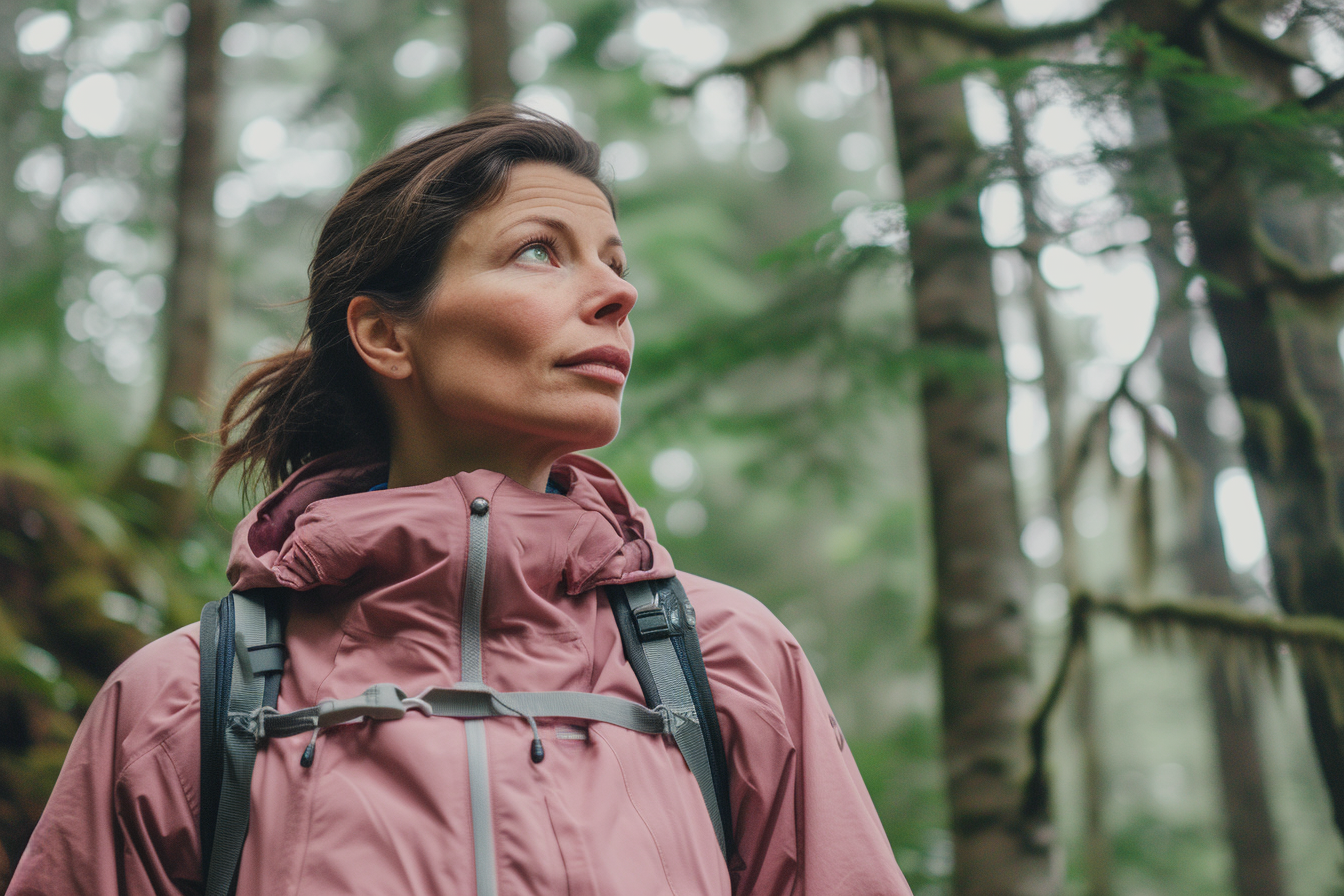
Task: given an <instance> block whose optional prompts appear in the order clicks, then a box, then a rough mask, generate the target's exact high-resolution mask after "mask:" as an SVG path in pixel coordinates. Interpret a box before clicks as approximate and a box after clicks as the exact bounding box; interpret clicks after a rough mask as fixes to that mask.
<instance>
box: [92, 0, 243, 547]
mask: <svg viewBox="0 0 1344 896" xmlns="http://www.w3.org/2000/svg"><path fill="white" fill-rule="evenodd" d="M223 5H224V3H223V0H191V3H190V9H191V19H190V22H189V23H188V25H187V30H186V33H185V34H184V35H183V39H182V47H183V53H184V56H185V71H184V73H183V81H182V143H181V149H180V151H179V162H178V170H177V188H176V199H177V218H176V221H175V222H174V229H173V236H174V239H175V241H176V248H175V253H174V256H173V266H172V270H171V271H170V272H169V275H168V297H167V301H166V302H165V304H164V317H163V331H164V341H165V343H166V346H167V359H166V363H165V365H164V371H163V385H162V387H161V390H160V393H159V401H158V405H157V406H156V408H155V411H154V417H153V420H152V421H151V422H150V425H149V429H148V431H147V432H146V434H145V436H144V439H143V441H142V442H141V443H140V445H139V447H137V448H136V450H135V451H134V452H133V453H132V454H131V456H130V458H129V459H128V460H127V463H126V466H125V467H124V468H123V470H122V473H121V475H120V477H119V479H118V481H117V483H116V484H115V486H114V488H113V493H114V495H115V496H116V497H117V498H118V499H119V500H121V501H122V502H123V503H124V504H125V505H126V506H127V510H128V511H130V513H131V515H132V517H133V518H135V519H136V520H137V521H138V522H139V523H140V525H141V526H142V527H143V528H145V529H146V530H147V531H149V532H151V533H155V534H159V535H164V536H166V537H168V538H178V537H181V536H182V535H183V534H184V533H185V531H186V529H187V528H188V527H189V526H190V524H191V522H192V519H193V516H194V509H195V493H194V490H193V489H192V488H191V479H192V477H191V466H190V462H191V458H192V455H193V454H194V448H195V444H196V443H195V440H194V439H193V438H192V436H193V435H195V434H196V433H197V432H199V431H200V429H201V422H202V421H201V416H200V413H199V407H200V402H201V400H202V399H203V398H204V397H205V392H206V388H207V386H208V384H209V375H210V364H211V361H212V360H213V358H214V348H215V333H216V329H217V324H218V318H219V315H220V310H221V309H220V307H219V306H220V303H221V301H222V295H221V293H222V292H223V290H222V289H221V288H220V284H219V282H218V274H217V271H216V265H215V236H216V231H215V207H214V195H215V179H216V170H217V169H216V164H215V156H216V131H217V129H218V121H219V112H220V91H219V70H220V51H219V39H220V34H221V32H222V21H223V19H224V16H223V14H222V7H223Z"/></svg>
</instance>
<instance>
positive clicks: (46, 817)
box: [6, 627, 200, 896]
mask: <svg viewBox="0 0 1344 896" xmlns="http://www.w3.org/2000/svg"><path fill="white" fill-rule="evenodd" d="M199 655H200V654H199V648H198V647H197V646H196V641H195V633H194V627H192V629H191V630H190V631H189V630H187V629H184V630H180V631H178V632H174V633H173V634H170V635H167V636H165V637H164V638H161V639H160V640H158V641H156V642H154V643H153V644H150V645H149V646H147V647H145V648H144V649H143V650H141V651H140V652H139V653H137V654H136V655H135V656H133V657H131V658H130V659H129V660H127V661H126V662H125V663H124V664H123V665H122V666H121V667H120V668H119V669H117V671H116V672H114V673H113V674H112V677H111V678H109V679H108V680H107V682H106V683H105V684H104V685H103V687H102V689H101V690H100V691H99V692H98V695H97V697H95V698H94V701H93V704H92V705H91V706H90V707H89V711H88V713H87V714H86V715H85V717H84V721H83V722H82V723H81V724H80V727H79V731H78V732H77V733H76V734H75V738H74V741H73V742H72V743H71V745H70V751H69V753H68V754H67V755H66V758H65V763H64V765H63V766H62V767H61V773H60V776H59V778H58V779H57V781H56V787H55V789H54V790H53V791H52V794H51V798H50V799H49V800H48V801H47V805H46V808H45V810H44V811H43V813H42V818H41V819H40V820H39V821H38V824H37V828H36V829H35V830H34V831H33V836H32V839H31V840H29V842H28V847H27V848H26V849H25V850H24V853H23V855H22V857H21V858H20V859H19V863H18V865H17V867H16V868H15V869H14V876H13V878H12V879H11V881H10V886H9V889H8V890H7V891H6V892H7V893H8V894H9V896H50V894H55V893H61V894H72V896H142V894H143V896H151V894H164V896H172V894H182V896H188V894H193V893H196V892H198V890H199V878H200V846H199V837H198V835H197V831H196V811H197V808H198V806H199V803H198V801H197V798H196V791H197V789H198V784H197V780H198V777H199V772H198V765H199V758H196V754H197V753H198V751H199V744H200V731H199V719H200V697H199V684H198V682H197V680H196V677H197V667H196V661H197V660H198V658H199Z"/></svg>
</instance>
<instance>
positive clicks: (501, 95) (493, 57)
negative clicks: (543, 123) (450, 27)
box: [464, 0, 517, 109]
mask: <svg viewBox="0 0 1344 896" xmlns="http://www.w3.org/2000/svg"><path fill="white" fill-rule="evenodd" d="M464 6H465V7H466V14H467V15H466V18H467V47H466V50H467V54H466V55H467V95H468V97H469V98H470V101H471V106H472V108H473V109H474V108H478V107H480V106H484V105H488V104H490V103H498V102H508V101H509V100H510V99H512V98H513V93H514V91H515V90H516V89H517V88H516V86H515V85H514V83H513V76H512V75H510V74H509V54H510V52H511V51H512V50H513V35H512V32H511V30H510V28H509V4H508V0H465V3H464Z"/></svg>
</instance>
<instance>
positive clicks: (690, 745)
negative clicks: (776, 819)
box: [200, 508, 733, 896]
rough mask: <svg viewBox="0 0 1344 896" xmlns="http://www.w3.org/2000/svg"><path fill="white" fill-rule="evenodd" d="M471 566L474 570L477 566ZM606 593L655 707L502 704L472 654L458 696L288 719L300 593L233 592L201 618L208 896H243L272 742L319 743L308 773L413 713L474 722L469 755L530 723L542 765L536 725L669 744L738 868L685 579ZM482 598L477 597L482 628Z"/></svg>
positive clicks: (481, 798) (398, 693)
mask: <svg viewBox="0 0 1344 896" xmlns="http://www.w3.org/2000/svg"><path fill="white" fill-rule="evenodd" d="M473 511H474V512H475V511H476V508H473ZM482 553H483V552H482ZM468 565H469V567H470V566H471V565H472V564H471V561H470V560H469V561H468ZM480 568H481V573H480V576H479V578H483V575H484V572H483V568H484V557H483V556H482V557H481V558H480ZM468 576H469V579H470V578H471V572H470V569H469V572H468ZM471 592H472V588H471V586H470V585H469V587H468V594H467V596H466V597H465V598H464V603H465V604H467V605H468V607H469V606H470V602H471V600H472V594H471ZM606 593H607V598H608V603H610V605H611V608H612V612H613V613H614V614H615V617H616V625H617V628H618V629H619V630H620V633H621V644H622V647H623V648H624V651H625V657H626V660H627V661H628V662H629V663H630V665H631V667H632V668H633V670H634V672H635V676H636V677H637V678H638V679H639V685H640V688H641V689H642V690H643V692H644V700H645V704H644V705H640V704H637V703H632V702H630V701H627V700H623V699H621V698H618V697H613V696H609V695H605V694H591V693H584V692H569V691H551V692H518V693H507V694H506V693H499V692H497V691H495V690H493V689H492V688H489V687H488V686H486V685H485V684H484V683H482V682H481V681H480V674H479V663H480V657H479V654H477V655H476V657H475V659H474V660H472V659H471V658H469V657H468V656H467V654H466V653H464V658H463V675H462V678H463V681H462V682H461V683H459V684H458V685H455V686H452V687H442V688H429V689H427V690H426V691H425V692H423V693H421V694H419V695H417V696H408V695H407V694H405V693H404V692H403V691H402V690H401V689H400V688H397V687H396V686H394V685H391V684H375V685H373V686H372V687H370V688H368V689H367V690H365V691H364V693H363V694H361V695H359V696H357V697H353V698H350V699H345V700H325V701H323V702H322V703H319V704H318V705H317V706H312V707H308V708H306V709H301V710H297V711H295V712H290V713H283V714H282V713H280V712H278V711H277V710H276V708H275V707H276V701H277V698H278V697H279V693H280V679H281V676H282V674H283V671H284V664H285V656H286V653H285V647H284V627H285V618H286V611H287V608H288V592H287V591H286V590H285V589H282V588H270V589H256V590H253V591H244V592H231V593H230V594H229V595H228V596H226V597H224V598H222V599H220V600H217V601H211V602H210V603H209V604H207V605H206V607H205V609H204V610H203V611H202V612H201V635H200V640H201V817H200V833H201V853H202V863H203V873H204V875H205V888H204V890H203V892H204V894H205V896H229V894H232V893H233V891H234V887H235V885H236V878H237V874H238V863H239V859H240V857H241V854H242V848H243V840H244V839H245V838H246V836H247V827H248V815H249V809H250V799H251V780H252V767H253V764H254V762H255V760H256V751H257V745H258V744H259V743H260V742H261V740H262V739H263V738H270V737H289V736H293V735H296V734H311V738H312V739H311V740H310V741H309V743H308V746H307V747H306V748H305V749H304V752H303V757H302V759H301V760H300V762H301V764H302V765H304V766H305V767H307V766H310V765H311V764H312V762H313V758H314V750H315V747H316V742H317V735H318V733H319V732H320V731H322V730H323V729H325V728H328V727H331V726H332V725H338V724H341V723H343V722H348V721H353V720H355V719H358V718H361V717H363V718H368V719H373V720H379V721H391V720H394V719H399V718H401V717H402V716H404V715H405V714H406V713H407V711H420V712H423V713H425V714H426V715H438V716H450V717H454V718H462V719H468V720H469V721H468V723H467V724H468V746H469V748H470V738H471V734H472V732H471V730H470V729H471V726H472V724H473V721H470V720H476V721H475V722H474V724H478V725H479V724H480V722H479V720H481V719H484V718H487V717H491V716H516V717H522V718H524V719H526V721H527V722H528V724H529V725H530V726H531V728H532V734H533V740H532V753H531V757H532V761H533V762H540V761H542V760H543V759H544V756H545V751H544V748H543V746H542V743H541V738H540V736H539V735H538V732H537V727H536V723H535V721H534V719H535V718H536V717H567V718H577V719H586V720H589V721H598V722H607V723H610V724H615V725H620V726H622V727H624V728H629V729H631V730H635V731H640V732H643V733H646V734H665V735H668V736H670V737H671V738H672V739H673V741H674V742H675V743H676V745H677V747H678V749H679V750H680V751H681V754H682V756H683V757H684V758H685V760H686V763H687V765H688V766H689V767H690V769H691V771H692V773H693V774H694V775H695V778H696V781H697V783H698V784H699V787H700V792H701V796H702V797H703V798H704V802H705V807H706V809H707V810H708V811H709V816H710V820H711V821H712V823H713V825H714V833H715V835H716V836H717V837H718V841H719V848H720V849H721V850H722V852H723V855H724V858H725V860H726V859H728V858H729V857H730V856H731V855H732V853H733V843H732V822H731V812H730V808H729V802H728V763H727V759H726V757H725V754H724V749H723V739H722V736H721V735H720V732H719V723H718V717H717V716H716V715H715V712H714V700H713V698H712V696H711V695H710V691H709V678H708V676H707V675H706V673H705V664H704V660H703V658H702V657H701V654H700V641H699V638H698V637H697V635H696V630H695V610H694V609H693V608H692V607H691V603H690V601H689V599H687V597H686V591H685V589H684V588H682V585H681V583H680V582H679V581H677V579H676V578H675V577H672V578H666V579H658V580H655V581H650V582H636V583H632V584H629V585H623V586H622V585H608V586H606ZM479 598H480V594H479V589H477V593H476V594H475V599H476V601H477V609H476V619H477V625H479ZM467 616H468V614H467V612H464V628H465V627H466V626H467V625H470V622H469V621H466V618H467ZM477 636H479V631H478V632H477ZM468 640H469V639H468ZM472 662H474V663H475V665H476V670H477V671H476V674H475V675H474V676H473V675H472V674H471V670H470V668H469V665H470V664H471V663H472ZM481 736H483V734H482V735H481ZM471 761H472V760H471V752H470V749H469V750H468V762H469V763H470V762H471ZM476 780H477V777H476V775H473V776H472V782H473V783H472V793H471V802H472V817H473V828H475V826H476V824H477V823H478V820H480V819H482V818H483V819H484V820H485V821H486V822H488V819H489V791H488V789H483V790H482V791H481V792H478V790H477V787H476V783H475V782H476ZM482 804H483V807H482ZM478 811H483V812H484V815H483V816H481V815H478ZM494 892H495V890H494V869H493V857H491V859H490V861H489V862H488V863H483V862H482V860H481V857H480V855H479V854H478V856H477V893H478V894H493V893H494Z"/></svg>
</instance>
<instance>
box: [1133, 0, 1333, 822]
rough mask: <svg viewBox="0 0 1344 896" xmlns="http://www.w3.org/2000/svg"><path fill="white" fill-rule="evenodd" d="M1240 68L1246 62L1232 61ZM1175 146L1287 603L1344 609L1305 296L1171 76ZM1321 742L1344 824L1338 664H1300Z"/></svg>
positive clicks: (1228, 154)
mask: <svg viewBox="0 0 1344 896" xmlns="http://www.w3.org/2000/svg"><path fill="white" fill-rule="evenodd" d="M1125 9H1126V12H1127V15H1128V17H1129V18H1130V19H1131V21H1133V22H1135V24H1137V25H1139V27H1141V28H1144V29H1145V30H1149V31H1159V32H1162V33H1165V34H1166V35H1167V36H1168V39H1169V40H1171V41H1172V42H1173V43H1175V44H1176V45H1177V46H1179V47H1180V48H1181V49H1182V50H1184V51H1185V52H1186V53H1189V54H1190V55H1192V56H1195V57H1197V58H1200V59H1203V60H1205V61H1206V62H1208V63H1210V67H1211V68H1213V70H1214V71H1220V70H1221V66H1220V63H1221V62H1222V61H1223V60H1224V55H1223V53H1222V47H1221V45H1220V35H1219V34H1218V33H1217V31H1216V29H1215V27H1214V26H1213V25H1212V24H1211V23H1210V22H1207V21H1206V22H1203V23H1200V24H1199V25H1197V26H1195V27H1190V26H1188V25H1185V24H1184V23H1179V22H1174V21H1173V18H1174V17H1176V16H1179V15H1184V14H1185V13H1184V12H1183V11H1182V9H1181V8H1178V9H1177V10H1176V11H1175V12H1174V13H1173V10H1172V8H1171V5H1170V4H1167V3H1165V2H1160V0H1130V2H1128V3H1127V4H1126V5H1125ZM1228 73H1231V74H1235V72H1228ZM1161 89H1162V101H1163V106H1164V109H1165V111H1166V116H1167V121H1168V124H1169V126H1170V131H1171V135H1172V143H1173V153H1174V156H1175V160H1176V165H1177V169H1178V171H1179V172H1180V176H1181V180H1182V182H1183V184H1184V192H1185V196H1186V200H1187V204H1188V209H1189V220H1190V228H1191V232H1192V234H1193V236H1194V238H1195V243H1196V246H1197V257H1198V260H1199V264H1200V265H1201V267H1202V268H1203V269H1204V270H1205V271H1207V272H1208V273H1209V274H1210V275H1211V276H1209V277H1208V293H1209V308H1210V310H1211V311H1212V313H1213V317H1214V321H1215V322H1216V324H1217V327H1218V331H1219V333H1220V335H1221V337H1222V341H1223V345H1224V348H1225V350H1226V354H1227V375H1228V385H1229V387H1230V388H1231V391H1232V394H1233V396H1234V397H1235V398H1236V400H1237V402H1238V404H1239V405H1240V407H1241V412H1242V418H1243V421H1244V423H1245V436H1244V438H1243V445H1242V448H1243V453H1244V455H1245V457H1246V462H1247V467H1248V468H1249V470H1250V471H1251V474H1252V476H1253V478H1254V480H1255V484H1256V494H1257V496H1258V498H1259V501H1260V507H1261V512H1262V514H1263V516H1264V519H1265V529H1266V534H1267V536H1268V540H1269V554H1270V560H1271V563H1272V566H1273V570H1274V577H1275V583H1276V586H1277V589H1278V593H1279V598H1280V603H1281V604H1282V605H1283V607H1284V609H1285V610H1286V611H1288V612H1290V613H1305V614H1327V615H1333V616H1344V601H1341V599H1340V593H1339V583H1340V582H1341V581H1344V536H1342V535H1341V531H1340V526H1339V516H1338V513H1337V509H1336V503H1335V500H1334V485H1335V477H1334V475H1333V473H1332V471H1331V469H1330V466H1329V462H1328V459H1327V455H1326V452H1325V447H1324V444H1323V441H1322V438H1321V432H1320V427H1319V418H1318V417H1317V414H1316V411H1315V409H1314V408H1313V407H1312V406H1311V404H1310V402H1309V401H1308V399H1307V397H1306V395H1305V393H1304V390H1303V388H1302V385H1301V381H1300V379H1299V377H1298V374H1297V371H1296V369H1295V365H1294V361H1293V358H1292V356H1291V355H1290V353H1289V349H1288V344H1287V337H1286V334H1285V332H1284V328H1283V326H1282V325H1281V323H1280V321H1281V318H1282V315H1283V314H1284V313H1285V312H1286V311H1289V310H1291V307H1292V304H1293V298H1294V297H1293V296H1292V294H1291V291H1290V289H1289V287H1288V285H1287V284H1286V283H1285V281H1284V279H1283V278H1282V277H1281V276H1279V275H1278V272H1277V270H1276V266H1275V264H1274V262H1273V259H1271V258H1269V257H1267V256H1266V254H1265V253H1264V251H1263V246H1262V243H1261V242H1260V241H1258V240H1257V239H1256V222H1257V220H1258V219H1257V214H1256V208H1255V203H1254V200H1253V196H1252V193H1251V187H1250V184H1248V183H1247V180H1246V173H1245V167H1244V164H1243V159H1242V157H1241V152H1242V147H1241V146H1239V144H1238V142H1237V141H1236V139H1235V138H1234V137H1229V136H1228V134H1227V133H1226V132H1225V131H1219V130H1217V129H1212V128H1207V129H1206V128H1203V127H1202V126H1201V122H1200V117H1199V113H1200V111H1201V110H1200V108H1199V107H1198V106H1197V104H1196V98H1195V97H1194V96H1192V95H1190V94H1189V93H1188V92H1187V91H1186V89H1185V88H1184V87H1183V86H1182V85H1181V84H1179V83H1178V82H1174V81H1173V82H1168V83H1165V84H1163V85H1161ZM1299 675H1300V680H1301V684H1302V690H1303V695H1304V697H1305V702H1306V706H1307V714H1308V720H1309V723H1310V727H1311V734H1312V740H1313V744H1314V746H1315V748H1316V755H1317V758H1318V759H1319V761H1320V764H1321V769H1322V773H1323V775H1324V778H1325V782H1326V786H1327V789H1328V791H1329V793H1330V798H1331V803H1332V806H1333V811H1334V819H1335V824H1336V827H1338V828H1339V829H1340V831H1341V832H1344V720H1340V719H1338V718H1337V717H1336V716H1335V714H1334V713H1333V712H1332V706H1331V704H1332V685H1331V682H1330V677H1329V674H1328V672H1327V670H1326V669H1325V668H1324V667H1323V666H1322V665H1321V664H1319V663H1318V662H1315V661H1314V660H1310V659H1309V660H1307V661H1305V662H1304V663H1303V664H1302V666H1301V668H1300V670H1299Z"/></svg>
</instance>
